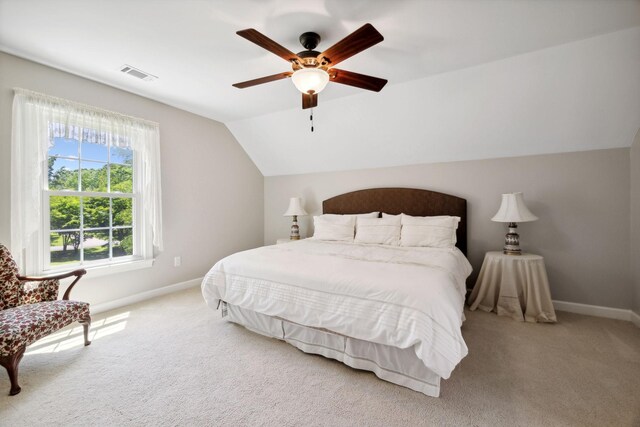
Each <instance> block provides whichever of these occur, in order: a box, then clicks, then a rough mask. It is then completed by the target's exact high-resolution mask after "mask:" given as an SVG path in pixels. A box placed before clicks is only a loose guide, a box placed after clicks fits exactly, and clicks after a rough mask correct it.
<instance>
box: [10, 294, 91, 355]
mask: <svg viewBox="0 0 640 427" xmlns="http://www.w3.org/2000/svg"><path fill="white" fill-rule="evenodd" d="M88 318H89V303H86V302H80V301H65V300H57V301H48V302H41V303H37V304H28V305H21V306H18V307H14V308H9V309H6V310H3V311H0V356H8V355H11V354H13V353H15V352H16V351H17V350H18V349H19V348H20V347H22V346H23V345H25V346H27V345H29V344H31V343H33V342H35V341H37V340H39V339H40V338H42V337H45V336H47V335H49V334H51V333H53V332H56V331H57V330H59V329H62V328H64V327H65V326H67V325H69V324H70V323H73V322H75V321H78V320H82V319H88Z"/></svg>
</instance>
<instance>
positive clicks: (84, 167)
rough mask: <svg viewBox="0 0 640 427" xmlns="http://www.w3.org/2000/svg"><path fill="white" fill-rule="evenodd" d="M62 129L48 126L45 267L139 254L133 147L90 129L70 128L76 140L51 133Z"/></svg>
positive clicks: (111, 259)
mask: <svg viewBox="0 0 640 427" xmlns="http://www.w3.org/2000/svg"><path fill="white" fill-rule="evenodd" d="M66 133H67V132H65V131H64V126H63V125H61V124H58V123H54V124H52V125H50V130H49V134H50V135H52V137H51V140H52V141H51V143H50V146H49V149H48V152H47V163H46V164H47V175H46V176H47V183H46V188H47V189H46V190H44V191H45V193H46V194H45V195H44V197H43V201H44V203H45V206H44V209H43V212H44V213H45V215H46V214H48V215H49V218H48V220H45V224H47V225H48V226H49V231H48V233H44V238H45V244H44V245H43V247H44V248H45V257H44V261H45V265H44V270H47V269H49V268H56V267H60V266H68V265H76V264H84V265H91V264H92V263H98V262H104V261H107V262H113V261H127V260H131V259H135V258H136V257H140V252H141V251H140V250H139V249H140V248H139V244H137V243H136V237H137V235H138V233H137V229H136V228H137V227H135V226H134V224H137V223H139V221H134V220H133V219H134V206H136V205H138V203H137V201H136V199H137V198H136V194H139V193H140V191H135V192H134V164H133V162H134V153H133V150H131V148H128V147H122V148H121V147H118V146H117V145H116V144H112V143H111V138H109V135H104V134H103V135H99V134H98V133H97V132H96V131H94V130H92V129H78V130H75V131H74V130H72V131H71V132H70V133H71V134H72V135H77V136H78V137H81V140H78V139H75V138H65V137H64V136H55V135H65V134H66ZM135 211H136V212H137V211H138V209H136V210H135ZM47 239H48V242H46V240H47Z"/></svg>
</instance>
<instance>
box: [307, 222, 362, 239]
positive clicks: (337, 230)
mask: <svg viewBox="0 0 640 427" xmlns="http://www.w3.org/2000/svg"><path fill="white" fill-rule="evenodd" d="M355 227H356V217H355V216H354V215H320V216H314V217H313V228H314V232H313V237H312V238H313V239H317V240H336V241H340V242H353V235H354V231H355Z"/></svg>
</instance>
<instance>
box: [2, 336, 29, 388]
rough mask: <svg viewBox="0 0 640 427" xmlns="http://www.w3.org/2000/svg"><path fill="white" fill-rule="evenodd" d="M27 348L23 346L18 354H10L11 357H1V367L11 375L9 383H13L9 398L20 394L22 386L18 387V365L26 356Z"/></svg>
mask: <svg viewBox="0 0 640 427" xmlns="http://www.w3.org/2000/svg"><path fill="white" fill-rule="evenodd" d="M25 349H26V346H22V347H20V348H19V349H18V351H17V352H15V353H13V354H10V355H9V356H0V365H2V366H4V367H5V369H6V370H7V373H8V374H9V381H11V389H10V390H9V396H15V395H16V394H18V393H20V390H21V388H20V386H19V385H18V364H19V363H20V360H22V356H24V350H25Z"/></svg>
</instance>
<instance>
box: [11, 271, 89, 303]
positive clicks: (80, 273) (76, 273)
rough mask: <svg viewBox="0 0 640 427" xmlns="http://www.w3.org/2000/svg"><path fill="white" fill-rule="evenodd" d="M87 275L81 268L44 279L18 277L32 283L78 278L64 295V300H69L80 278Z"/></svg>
mask: <svg viewBox="0 0 640 427" xmlns="http://www.w3.org/2000/svg"><path fill="white" fill-rule="evenodd" d="M85 274H87V270H85V269H84V268H80V269H78V270H74V271H70V272H68V273H61V274H55V275H51V276H44V277H27V276H18V279H19V280H22V281H26V282H32V281H34V282H40V281H44V280H60V279H66V278H67V277H71V276H76V278H75V280H74V281H73V282H71V284H70V285H69V287H68V288H67V290H66V291H65V293H64V295H63V296H62V299H63V300H68V299H69V294H70V293H71V289H72V288H73V287H74V286H75V284H76V283H78V280H80V278H81V277H82V276H84V275H85Z"/></svg>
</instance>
